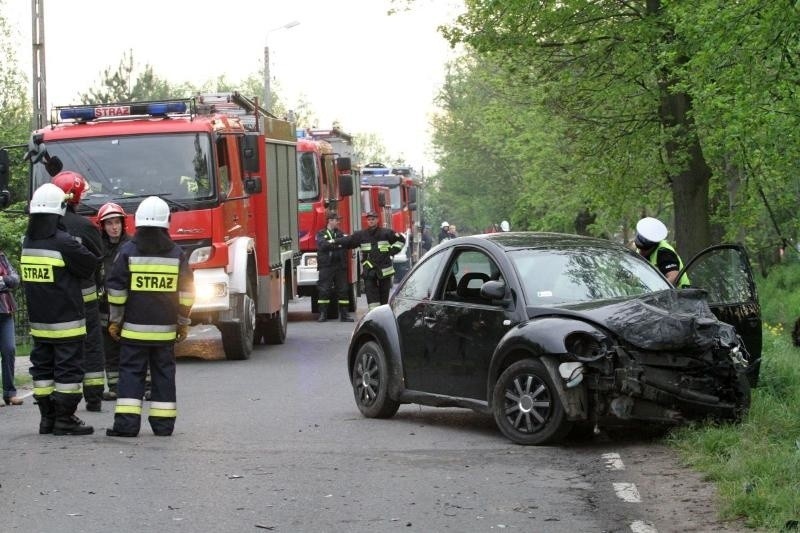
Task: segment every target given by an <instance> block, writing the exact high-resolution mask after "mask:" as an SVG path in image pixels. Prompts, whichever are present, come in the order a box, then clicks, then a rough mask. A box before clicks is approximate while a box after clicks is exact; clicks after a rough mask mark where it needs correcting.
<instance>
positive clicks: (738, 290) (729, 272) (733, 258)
mask: <svg viewBox="0 0 800 533" xmlns="http://www.w3.org/2000/svg"><path fill="white" fill-rule="evenodd" d="M683 272H685V273H686V274H687V275H688V276H689V281H690V282H691V286H692V287H693V288H698V289H704V290H705V291H707V292H708V305H709V306H710V307H711V311H712V312H713V313H714V315H715V316H716V317H717V318H718V319H719V320H721V321H722V322H726V323H728V324H730V325H732V326H733V327H735V328H736V331H737V332H738V333H739V335H740V336H741V337H742V340H743V341H744V344H745V346H746V347H747V351H748V352H749V353H750V369H749V370H748V378H749V380H750V385H751V386H755V385H756V384H757V383H758V372H759V369H760V367H761V305H760V304H759V303H758V293H757V291H756V284H755V281H754V279H753V270H752V269H751V268H750V260H749V259H748V257H747V251H746V250H745V248H744V246H742V245H739V244H720V245H717V246H712V247H710V248H706V249H705V250H703V251H702V252H700V253H699V254H697V255H696V256H695V257H694V258H692V260H691V261H689V263H688V264H687V265H686V266H685V267H684V269H683V270H682V271H681V274H683ZM679 277H680V275H679Z"/></svg>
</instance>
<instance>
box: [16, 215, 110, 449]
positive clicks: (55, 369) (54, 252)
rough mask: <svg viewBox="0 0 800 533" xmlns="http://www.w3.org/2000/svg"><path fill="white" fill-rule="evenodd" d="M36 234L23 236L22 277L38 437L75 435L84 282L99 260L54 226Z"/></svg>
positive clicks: (83, 329) (33, 220)
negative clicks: (38, 420)
mask: <svg viewBox="0 0 800 533" xmlns="http://www.w3.org/2000/svg"><path fill="white" fill-rule="evenodd" d="M52 216H53V215H31V225H35V224H37V221H38V218H39V217H41V218H42V219H44V217H52ZM49 222H54V221H49ZM47 225H48V223H44V224H41V226H42V227H45V226H47ZM36 233H37V231H36V230H35V229H34V230H31V228H29V231H28V235H27V236H26V237H25V240H24V242H23V245H22V256H21V258H20V272H21V274H22V280H23V281H24V282H25V283H24V286H25V298H26V300H27V302H28V318H29V321H30V327H31V336H32V337H33V349H32V350H31V369H30V373H31V377H32V378H33V396H34V398H35V399H36V402H37V404H38V406H39V411H40V412H41V416H42V418H41V422H40V424H39V433H53V432H54V428H55V433H56V434H71V430H70V429H69V428H72V429H74V427H73V426H75V427H77V425H79V424H78V423H77V421H75V420H73V415H74V414H75V409H76V407H77V406H78V403H79V402H80V400H81V390H82V387H81V383H82V381H83V375H84V372H83V341H84V338H85V337H86V318H85V315H84V306H83V297H82V294H81V279H85V278H88V277H90V276H91V275H92V274H93V272H94V270H95V268H96V267H97V263H98V261H99V258H98V257H96V256H95V255H94V254H92V253H91V252H90V251H89V250H88V249H86V247H84V246H83V245H82V244H80V243H79V242H78V241H77V240H75V239H74V238H73V237H72V236H71V235H69V234H68V233H67V232H65V231H62V230H60V229H56V228H55V224H52V231H49V230H48V231H38V233H39V234H38V235H36ZM45 234H48V235H45ZM32 235H33V236H32ZM87 429H88V428H87Z"/></svg>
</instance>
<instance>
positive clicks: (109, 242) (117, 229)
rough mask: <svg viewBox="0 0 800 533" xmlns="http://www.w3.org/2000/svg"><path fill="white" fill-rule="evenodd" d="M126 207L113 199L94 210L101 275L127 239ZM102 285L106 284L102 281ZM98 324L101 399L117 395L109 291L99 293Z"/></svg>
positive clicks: (116, 356) (116, 357)
mask: <svg viewBox="0 0 800 533" xmlns="http://www.w3.org/2000/svg"><path fill="white" fill-rule="evenodd" d="M125 216H126V213H125V210H124V209H122V207H121V206H120V205H118V204H115V203H114V202H108V203H107V204H104V205H103V206H102V207H101V208H100V210H99V211H97V222H98V224H100V236H101V237H102V239H103V245H104V248H105V255H104V256H103V277H104V278H105V277H106V276H108V275H109V274H110V273H111V265H112V263H113V262H114V258H115V257H116V256H117V251H118V250H119V247H120V245H121V244H123V243H125V242H127V241H128V240H130V238H129V237H128V234H127V233H125ZM103 286H105V281H104V284H103ZM99 306H100V328H101V329H102V333H103V353H104V355H105V367H106V384H107V385H108V391H105V392H103V399H104V400H116V399H117V382H118V381H119V343H118V342H117V341H115V340H114V339H112V338H111V335H109V334H108V293H106V291H105V290H103V291H101V293H100V304H99Z"/></svg>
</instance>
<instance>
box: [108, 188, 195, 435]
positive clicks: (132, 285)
mask: <svg viewBox="0 0 800 533" xmlns="http://www.w3.org/2000/svg"><path fill="white" fill-rule="evenodd" d="M169 219H170V211H169V206H168V205H167V203H166V202H165V201H164V200H162V199H161V198H158V197H157V196H150V197H148V198H145V199H144V200H143V201H142V203H141V204H139V207H138V208H137V209H136V216H135V223H136V235H135V236H134V237H133V238H132V239H131V240H130V241H128V242H126V243H124V244H122V245H121V246H120V248H119V253H117V257H116V258H115V259H114V262H113V264H112V266H111V274H110V275H109V276H108V278H107V280H106V288H107V291H108V303H109V317H108V320H109V324H108V333H109V335H111V337H112V338H114V339H115V340H117V341H119V342H120V343H121V345H122V347H121V349H120V354H119V382H118V384H117V404H116V407H115V409H114V427H113V428H111V429H108V430H106V435H109V436H112V437H135V436H137V435H138V434H139V429H140V427H141V418H142V403H143V402H142V397H143V396H144V392H145V375H146V373H147V366H148V364H149V365H150V373H151V379H152V393H151V403H150V410H149V413H148V414H149V417H148V421H149V422H150V427H151V428H152V430H153V433H154V434H155V435H158V436H168V435H172V432H173V430H174V429H175V418H176V414H177V404H176V393H175V342H180V341H182V340H183V339H185V338H186V335H187V332H188V328H189V324H190V320H189V312H190V311H191V307H192V302H193V300H194V289H193V286H192V273H191V271H190V270H189V266H188V263H187V258H186V256H185V254H184V253H183V251H182V250H181V249H180V248H179V247H178V246H177V245H176V244H175V243H174V242H173V241H172V239H171V238H170V236H169Z"/></svg>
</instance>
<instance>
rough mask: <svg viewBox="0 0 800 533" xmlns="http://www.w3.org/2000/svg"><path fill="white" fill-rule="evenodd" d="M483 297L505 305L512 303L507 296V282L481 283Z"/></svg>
mask: <svg viewBox="0 0 800 533" xmlns="http://www.w3.org/2000/svg"><path fill="white" fill-rule="evenodd" d="M481 298H483V299H485V300H491V301H492V303H497V304H500V305H502V306H504V307H506V306H508V305H509V304H510V303H511V300H510V299H507V298H506V284H505V283H504V282H502V281H496V280H494V281H487V282H486V283H484V284H483V285H481Z"/></svg>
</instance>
